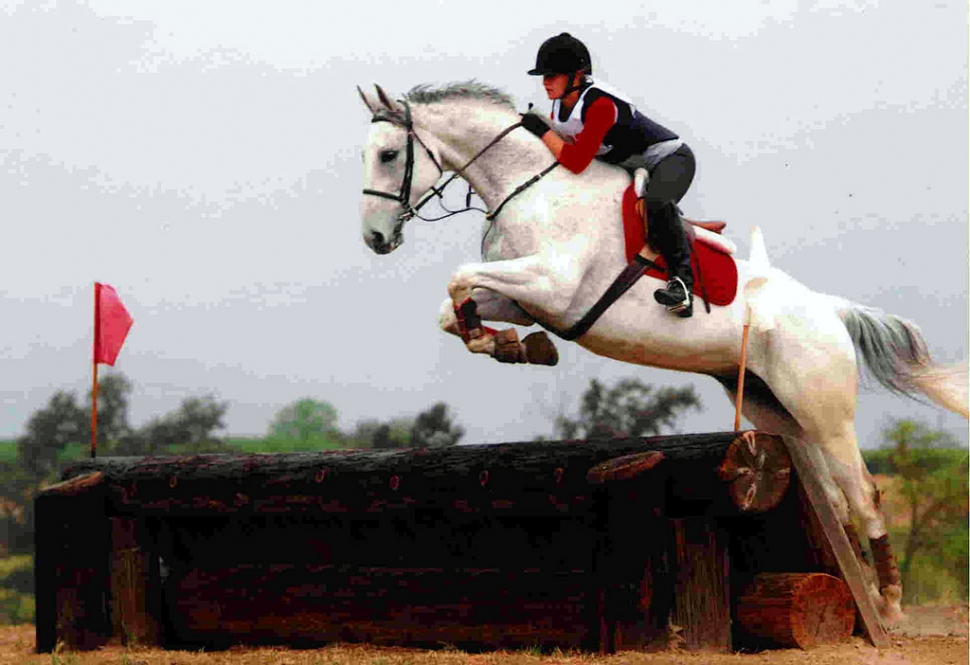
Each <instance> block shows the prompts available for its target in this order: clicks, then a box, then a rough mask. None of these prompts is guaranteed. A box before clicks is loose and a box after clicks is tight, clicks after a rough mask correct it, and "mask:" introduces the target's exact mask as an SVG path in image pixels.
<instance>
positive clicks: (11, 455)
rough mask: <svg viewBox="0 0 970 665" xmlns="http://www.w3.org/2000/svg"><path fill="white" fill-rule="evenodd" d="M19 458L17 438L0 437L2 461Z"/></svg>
mask: <svg viewBox="0 0 970 665" xmlns="http://www.w3.org/2000/svg"><path fill="white" fill-rule="evenodd" d="M16 459H17V440H16V439H0V462H13V461H15V460H16Z"/></svg>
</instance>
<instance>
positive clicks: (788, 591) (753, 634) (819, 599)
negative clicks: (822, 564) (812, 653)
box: [737, 573, 855, 649]
mask: <svg viewBox="0 0 970 665" xmlns="http://www.w3.org/2000/svg"><path fill="white" fill-rule="evenodd" d="M737 619H738V623H739V624H740V627H741V629H742V630H743V631H744V633H746V635H747V637H749V638H753V639H754V641H756V642H760V643H761V644H763V645H764V646H782V647H798V648H801V649H807V648H810V647H813V646H815V645H818V644H835V643H838V642H841V641H843V640H847V639H848V638H849V637H850V636H851V635H852V628H853V626H854V625H855V603H854V602H853V600H852V594H851V593H850V592H849V587H848V585H846V583H845V582H843V581H842V580H840V579H839V578H837V577H832V576H831V575H826V574H825V573H762V574H760V575H758V576H757V577H756V578H755V580H754V582H753V583H752V584H751V585H749V586H748V587H747V588H746V589H744V591H743V592H742V593H741V597H740V598H739V600H738V610H737Z"/></svg>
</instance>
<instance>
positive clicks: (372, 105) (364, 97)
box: [357, 86, 377, 115]
mask: <svg viewBox="0 0 970 665" xmlns="http://www.w3.org/2000/svg"><path fill="white" fill-rule="evenodd" d="M357 93H358V94H359V95H360V98H361V99H362V100H363V102H364V106H366V107H367V110H368V111H370V112H371V115H373V114H374V113H376V112H377V108H376V107H377V104H376V103H374V102H372V101H371V100H370V99H368V98H367V93H366V92H364V91H363V90H361V89H360V86H357Z"/></svg>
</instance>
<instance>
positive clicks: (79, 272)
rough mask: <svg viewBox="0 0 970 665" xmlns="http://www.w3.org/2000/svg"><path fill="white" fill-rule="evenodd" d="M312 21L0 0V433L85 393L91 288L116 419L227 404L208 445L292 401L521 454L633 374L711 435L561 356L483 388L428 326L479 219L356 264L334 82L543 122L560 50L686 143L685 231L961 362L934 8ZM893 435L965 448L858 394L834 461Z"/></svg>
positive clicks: (940, 25) (962, 32)
mask: <svg viewBox="0 0 970 665" xmlns="http://www.w3.org/2000/svg"><path fill="white" fill-rule="evenodd" d="M333 6H334V5H333V4H330V3H319V2H306V3H300V2H288V3H280V2H265V3H244V2H240V1H239V0H232V1H225V2H211V1H210V2H205V3H200V2H171V1H166V2H151V3H149V2H140V3H131V2H124V1H120V0H119V1H112V2H109V1H103V2H102V1H96V2H89V3H75V2H64V3H60V2H46V3H40V2H33V1H31V2H10V1H9V0H0V81H2V85H0V226H2V230H3V235H2V254H0V437H13V436H16V435H18V434H20V433H21V432H22V431H23V427H24V424H25V422H26V420H27V418H28V417H29V416H30V414H31V413H32V412H33V411H34V410H36V409H37V408H39V407H41V406H43V405H44V404H45V403H46V402H47V400H48V399H49V398H50V396H51V395H52V394H53V392H54V391H55V390H59V389H63V390H74V391H76V392H77V393H78V394H79V395H80V394H83V392H84V391H86V390H88V389H89V387H90V386H89V384H90V359H91V334H92V320H91V319H92V297H93V295H92V291H93V286H92V283H93V282H94V281H96V280H97V281H102V282H106V283H108V284H111V285H113V286H114V287H115V288H116V289H117V291H118V293H119V294H120V296H121V298H122V299H123V301H124V302H125V303H126V305H127V306H128V309H129V310H130V312H131V314H132V316H133V317H134V320H135V324H134V327H133V328H132V330H131V333H130V335H129V338H128V341H127V343H126V345H125V347H124V349H123V350H122V352H121V354H120V356H119V358H118V362H117V365H116V369H117V371H121V372H123V373H124V374H125V375H126V376H127V377H128V378H129V379H130V380H131V381H132V383H133V384H134V394H133V396H132V404H131V406H132V416H133V421H134V424H136V425H137V424H140V423H143V422H144V421H146V420H147V419H149V418H150V417H152V416H154V415H158V414H161V413H164V412H165V411H167V410H169V409H172V408H174V407H176V406H177V405H178V403H179V402H180V401H181V400H182V399H183V398H184V397H187V396H193V395H203V394H206V393H213V394H215V395H216V396H217V397H218V398H219V399H222V400H225V401H227V402H229V403H230V408H229V412H228V416H227V424H228V428H227V430H226V433H231V434H262V433H264V432H265V430H266V427H267V424H268V422H269V421H270V420H271V418H272V417H273V415H274V413H275V412H276V411H277V410H278V409H280V408H281V407H283V406H284V405H286V404H287V403H289V402H292V401H293V400H296V399H299V398H301V397H312V398H315V399H321V400H326V401H329V402H331V403H332V404H333V405H334V406H335V407H336V408H337V409H338V411H339V413H340V416H341V421H340V422H341V426H343V427H344V428H347V429H349V428H352V427H353V425H354V423H355V422H356V421H357V420H359V419H361V418H364V417H379V418H382V419H384V418H391V417H397V416H406V415H413V414H415V413H417V412H418V411H420V410H423V409H425V408H427V407H429V406H430V405H432V404H433V403H435V402H437V401H446V402H447V403H448V404H449V405H450V406H451V407H452V409H453V410H454V413H455V417H456V420H457V421H458V422H459V423H460V424H462V425H464V426H465V427H466V428H467V435H466V436H465V439H464V442H465V443H481V442H496V441H515V440H525V439H531V438H532V437H534V436H535V435H537V434H549V433H550V432H551V421H552V418H553V417H554V416H555V415H556V413H559V412H563V411H564V412H566V413H572V412H573V411H574V410H575V407H576V402H577V398H578V397H579V395H580V394H581V393H582V391H583V389H584V388H585V387H586V386H587V385H588V383H589V380H590V379H592V378H598V379H600V380H602V381H604V382H607V383H612V382H613V381H615V380H616V379H619V378H622V377H638V378H640V379H642V380H644V381H646V382H649V383H653V384H657V385H662V384H670V385H687V384H693V385H695V386H696V388H697V390H698V392H699V393H700V395H701V397H702V401H703V404H704V411H703V412H702V413H699V414H693V415H691V416H690V417H689V418H687V419H685V420H684V421H683V425H682V430H683V431H698V432H700V431H714V430H724V429H729V428H730V427H731V426H732V421H733V406H732V405H731V403H730V402H729V401H728V399H727V398H726V397H725V396H724V394H723V392H722V391H721V389H720V387H719V386H718V385H717V384H716V382H715V381H714V380H713V379H708V378H706V377H698V376H692V375H686V374H677V373H673V372H667V371H661V370H653V369H647V368H641V367H637V366H634V365H625V364H620V363H617V362H615V361H610V360H606V359H602V358H599V357H597V356H594V355H592V354H590V353H589V352H587V351H585V350H583V349H581V348H579V347H578V346H576V345H574V344H567V343H565V342H559V343H558V344H559V348H560V353H561V362H560V364H559V366H558V367H555V368H548V367H521V366H506V365H500V364H498V363H495V362H494V361H492V360H491V359H488V358H485V357H482V356H473V355H471V354H469V353H468V352H466V351H465V349H464V346H463V345H462V344H461V343H460V342H459V341H458V340H456V339H455V338H453V337H451V336H447V335H445V334H444V333H440V332H439V331H438V329H437V312H438V307H439V304H440V303H441V300H442V299H443V298H444V297H445V296H446V295H447V294H446V290H445V286H446V283H447V280H448V277H449V275H450V274H451V273H452V272H453V271H454V270H455V269H456V268H457V267H458V266H459V265H460V264H462V263H465V262H469V261H475V260H478V258H479V254H478V252H479V240H480V232H481V226H482V224H481V222H482V218H481V215H480V214H478V213H471V214H467V215H465V216H462V217H458V218H453V219H450V220H448V221H446V222H441V223H439V224H437V225H431V224H426V223H424V222H420V221H415V222H412V223H411V224H410V225H409V226H408V227H407V228H406V229H405V244H404V245H403V246H402V247H401V248H400V249H399V250H398V251H396V252H394V253H393V254H391V255H388V256H383V257H379V256H376V255H373V254H372V253H371V252H370V250H369V249H367V248H366V247H365V246H364V244H363V243H362V242H361V239H360V217H359V206H360V188H361V178H362V168H361V162H360V150H361V148H362V146H363V142H364V140H365V138H366V134H367V130H368V122H369V115H368V114H367V113H366V112H365V110H364V108H363V106H362V105H361V103H360V101H359V99H358V97H357V93H356V90H355V89H354V86H355V85H358V84H360V85H361V86H367V85H370V84H372V83H375V82H377V83H380V84H381V85H382V86H383V87H384V88H385V89H386V90H388V92H389V93H391V94H392V95H400V94H402V93H403V92H404V91H406V90H407V89H409V88H410V87H412V86H413V85H416V84H419V83H447V82H450V81H456V80H464V79H469V78H476V79H478V80H480V81H483V82H486V83H490V84H493V85H497V86H500V87H502V88H503V89H505V90H506V91H508V92H509V93H510V94H511V95H513V97H514V98H515V100H516V103H517V104H518V106H519V107H520V108H521V109H525V107H526V105H527V104H528V102H534V103H536V104H537V105H539V106H540V107H541V108H547V107H548V101H546V100H545V97H544V94H543V91H542V89H541V85H539V82H538V80H537V79H535V78H533V77H529V76H526V74H525V72H526V70H527V69H529V68H531V67H532V66H533V63H534V59H535V51H536V49H537V47H538V46H539V44H540V43H541V42H542V41H543V40H544V39H545V38H546V37H549V36H551V35H553V34H556V33H558V32H560V31H563V30H567V31H569V32H571V33H573V34H574V35H576V36H578V37H580V38H581V39H583V40H584V41H585V42H586V43H587V44H588V45H589V47H590V49H591V51H592V53H593V65H594V68H595V73H596V74H597V75H599V76H600V78H602V79H603V80H606V81H609V82H610V83H611V84H613V85H614V86H615V87H618V88H620V89H621V90H624V91H626V92H627V93H628V94H629V95H630V96H631V97H633V98H634V99H635V100H636V101H637V102H638V103H639V105H640V106H641V108H643V109H644V110H645V111H646V112H647V114H648V115H650V116H652V117H653V118H654V119H656V120H658V121H660V122H661V123H663V124H665V125H667V126H668V127H670V128H671V129H673V130H674V131H676V132H678V133H679V134H680V135H681V136H682V137H683V138H685V139H686V140H687V142H688V143H689V144H690V145H691V147H692V148H693V149H694V152H695V154H696V156H697V160H698V172H697V177H696V179H695V181H694V185H693V186H692V188H691V190H690V192H689V193H688V195H687V197H686V198H685V200H684V202H683V204H682V205H683V207H684V209H685V212H686V213H687V214H688V215H689V216H692V217H696V218H708V219H725V220H727V221H728V223H729V227H728V230H727V234H728V235H729V236H730V237H731V238H732V239H733V240H734V241H735V242H736V243H737V244H738V245H739V247H740V252H739V253H740V256H741V257H746V256H747V252H748V229H749V227H750V226H751V225H752V224H758V225H760V226H761V227H762V228H763V230H764V235H765V239H766V243H767V247H768V252H769V256H770V258H771V260H772V262H773V264H774V265H776V266H778V267H780V268H781V269H783V270H785V271H786V272H788V273H789V274H792V275H794V276H795V277H797V278H798V279H799V280H801V281H802V282H804V283H806V284H807V285H808V286H810V287H811V288H813V289H815V290H819V291H823V292H827V293H834V294H838V295H841V296H844V297H847V298H849V299H851V300H853V301H856V302H859V303H863V304H866V305H870V306H875V307H879V308H882V309H884V310H886V311H888V312H891V313H895V314H898V315H900V316H903V317H906V318H909V319H911V320H913V321H915V322H916V323H917V324H919V325H920V327H921V328H922V330H923V332H924V334H925V336H926V339H927V341H928V343H929V345H930V348H931V351H932V352H933V353H934V354H935V355H936V357H937V358H939V359H940V360H943V361H950V362H953V361H960V360H964V359H966V358H967V353H968V351H967V340H968V329H967V321H968V310H967V285H968V237H967V236H968V223H967V200H968V191H967V190H968V173H967V167H968V155H967V150H968V136H967V124H968V112H967V5H966V3H965V2H930V1H920V2H913V1H911V0H899V1H897V2H889V3H879V2H845V3H842V2H784V1H772V2H770V3H767V2H747V1H744V2H742V1H739V0H732V1H731V2H723V1H722V0H714V1H711V2H689V3H688V2H683V1H681V0H663V1H657V2H645V3H635V2H629V1H626V2H619V1H617V2H611V1H606V0H599V1H597V2H588V1H587V0H584V1H582V2H571V1H562V0H560V1H558V2H555V3H547V2H541V3H524V2H502V1H498V2H488V3H466V2H461V3H458V2H447V3H445V2H432V1H426V0H410V1H408V2H384V1H380V2H368V3H359V4H357V3H341V4H340V10H339V11H334V10H333V9H331V8H332V7H333ZM557 17H561V18H557ZM453 196H454V197H455V199H456V200H457V199H459V198H461V193H460V192H457V191H456V192H454V193H453ZM695 316H703V313H702V312H698V314H696V315H695ZM102 371H108V370H102ZM893 417H915V418H921V419H924V420H925V421H927V422H928V423H929V424H930V425H932V426H934V427H942V428H946V429H949V430H951V431H952V432H954V433H955V434H957V435H958V436H959V437H960V438H961V439H963V440H966V438H967V425H966V421H964V420H962V419H960V418H958V417H956V416H952V415H948V414H943V413H942V412H941V411H939V410H938V409H936V408H933V407H927V406H922V405H920V404H917V403H915V402H913V401H911V400H906V399H903V398H899V397H893V396H890V395H888V394H886V393H885V392H884V391H883V390H882V389H880V388H875V387H874V388H871V389H869V390H866V391H865V393H864V394H863V396H862V397H861V398H860V402H859V409H858V412H857V418H856V421H857V427H858V431H859V434H860V440H861V441H862V445H864V446H867V447H871V446H875V445H878V444H879V432H880V431H881V429H882V428H884V427H885V426H886V425H887V424H888V422H889V419H890V418H893Z"/></svg>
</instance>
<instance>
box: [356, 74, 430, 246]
mask: <svg viewBox="0 0 970 665" xmlns="http://www.w3.org/2000/svg"><path fill="white" fill-rule="evenodd" d="M375 87H376V88H377V94H378V96H377V99H375V98H373V97H372V96H369V95H367V94H366V93H364V91H363V90H361V89H360V88H357V91H358V92H359V93H360V97H361V99H362V100H363V101H364V104H365V105H366V106H367V109H368V110H369V111H370V113H371V118H372V119H371V127H370V132H369V134H368V136H367V145H366V146H365V148H364V155H363V156H364V199H363V202H362V203H361V218H362V221H363V229H362V230H363V235H364V242H365V243H367V246H368V247H370V248H371V249H373V250H374V251H375V252H377V253H378V254H387V253H389V252H392V251H394V250H395V249H397V248H398V247H400V245H401V243H402V242H403V241H404V236H403V234H402V229H403V227H404V222H406V221H407V220H409V219H410V218H411V217H412V216H413V215H414V213H415V210H414V207H413V206H414V205H415V204H416V203H417V201H418V199H420V198H421V196H422V195H423V194H424V193H425V192H427V191H428V190H429V189H431V187H432V186H433V185H434V183H435V181H436V180H437V179H438V176H440V175H441V166H440V163H441V162H440V158H439V157H438V156H437V155H436V154H435V152H436V151H435V150H434V146H433V145H432V144H430V143H429V140H430V137H428V136H427V135H424V136H421V137H419V136H418V134H417V133H416V131H415V128H414V122H413V119H412V117H411V108H410V106H409V105H408V104H407V102H394V101H391V100H390V98H388V96H387V95H386V94H385V93H384V91H383V90H382V89H381V88H380V87H379V86H375Z"/></svg>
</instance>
